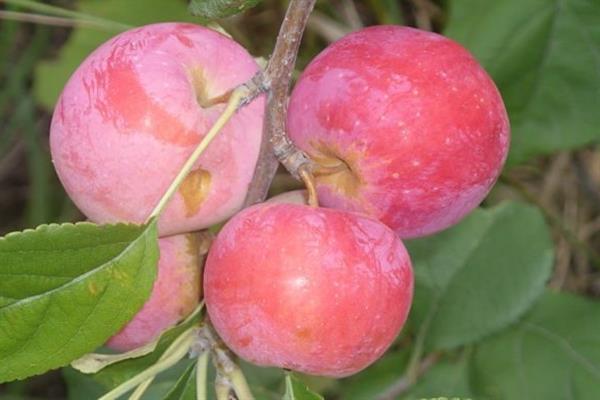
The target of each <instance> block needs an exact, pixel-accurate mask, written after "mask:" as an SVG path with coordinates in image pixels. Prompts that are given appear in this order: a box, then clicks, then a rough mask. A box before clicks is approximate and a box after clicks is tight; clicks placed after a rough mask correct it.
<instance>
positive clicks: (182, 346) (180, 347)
mask: <svg viewBox="0 0 600 400" xmlns="http://www.w3.org/2000/svg"><path fill="white" fill-rule="evenodd" d="M197 332H198V330H197V329H196V328H190V329H188V330H187V331H185V332H184V333H182V334H181V336H179V337H178V338H177V339H175V341H174V342H173V343H171V345H170V346H169V347H168V348H167V350H165V352H164V354H163V356H162V357H161V358H160V359H159V360H158V361H157V362H156V364H154V365H152V366H151V367H150V368H147V369H145V370H144V371H142V372H140V373H139V374H137V375H136V376H134V377H133V378H131V379H129V380H127V381H125V382H123V383H122V384H120V385H119V386H117V387H116V388H114V389H113V390H111V391H110V392H108V393H106V394H105V395H104V396H102V397H100V398H99V399H98V400H114V399H117V398H119V397H120V396H122V395H123V394H125V393H127V392H129V391H130V390H131V389H133V388H134V387H136V386H138V385H144V386H146V385H145V382H146V381H148V380H150V379H154V377H155V376H156V375H157V374H159V373H160V372H162V371H164V370H166V369H168V368H170V367H172V366H173V365H175V364H176V363H177V362H178V361H179V360H181V359H182V358H183V357H185V355H186V354H188V352H189V350H190V348H191V346H192V343H193V342H194V340H195V336H196V334H197ZM146 387H147V386H146Z"/></svg>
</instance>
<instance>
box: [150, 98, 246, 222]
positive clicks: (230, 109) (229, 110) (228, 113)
mask: <svg viewBox="0 0 600 400" xmlns="http://www.w3.org/2000/svg"><path fill="white" fill-rule="evenodd" d="M246 92H247V89H246V88H245V87H244V86H240V87H239V88H236V89H235V90H234V91H233V92H232V93H231V96H229V100H228V101H227V106H226V108H225V110H224V111H223V113H222V114H221V115H220V116H219V118H217V120H216V121H215V123H214V125H213V126H212V127H211V128H210V130H209V131H208V132H207V133H206V135H205V136H204V137H203V138H202V140H201V141H200V143H199V144H198V146H197V147H196V149H194V151H193V152H192V154H191V155H190V156H189V157H188V159H187V161H186V162H185V164H183V166H182V167H181V170H180V171H179V173H178V174H177V176H176V177H175V179H174V180H173V182H171V185H170V186H169V188H168V189H167V191H166V192H165V194H163V196H162V197H161V199H160V201H159V202H158V204H157V205H156V207H154V210H152V213H150V216H149V217H148V219H147V220H146V223H149V222H150V220H152V219H153V218H154V217H158V216H159V215H160V214H161V213H162V212H163V211H164V208H165V207H166V205H167V203H168V202H169V200H170V199H171V197H172V196H173V194H174V193H175V192H176V191H177V189H178V188H179V186H180V185H181V182H183V180H184V179H185V177H186V176H187V175H188V173H189V172H190V171H191V169H192V168H193V166H194V164H195V163H196V161H198V158H199V157H200V156H201V155H202V153H204V151H205V150H206V149H207V147H208V145H209V144H210V143H211V142H212V140H213V139H214V138H215V137H216V136H217V134H219V132H220V131H221V129H223V127H224V126H225V124H227V122H228V121H229V120H230V119H231V117H232V116H233V115H234V114H235V112H236V111H237V109H238V105H239V104H240V103H241V101H242V98H243V97H244V95H245V94H246Z"/></svg>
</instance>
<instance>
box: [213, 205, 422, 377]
mask: <svg viewBox="0 0 600 400" xmlns="http://www.w3.org/2000/svg"><path fill="white" fill-rule="evenodd" d="M412 293H413V272H412V266H411V262H410V259H409V256H408V254H407V252H406V250H405V248H404V245H403V244H402V242H401V240H400V239H399V238H398V236H397V235H396V234H395V233H394V232H393V231H392V230H391V229H390V228H388V227H387V226H386V225H384V224H382V223H381V222H379V221H377V220H375V219H373V218H371V217H369V216H366V215H363V214H358V213H351V212H346V211H342V210H335V209H326V208H313V207H309V206H305V205H299V204H283V203H262V204H258V205H255V206H252V207H250V208H247V209H245V210H243V211H241V212H240V213H238V214H237V215H236V216H234V217H233V218H232V219H231V220H229V221H228V222H227V223H226V224H225V226H224V227H223V229H222V230H221V231H220V232H219V234H218V236H217V237H216V239H215V241H214V242H213V244H212V246H211V248H210V250H209V253H208V256H207V260H206V265H205V271H204V295H205V302H206V307H207V312H208V314H209V317H210V320H211V322H212V324H213V326H214V328H215V329H216V331H217V333H218V334H219V336H220V337H221V338H222V339H223V341H224V342H225V344H226V345H227V346H228V347H229V348H231V349H232V350H233V351H234V352H235V353H237V354H238V355H239V356H240V357H242V358H244V359H246V360H247V361H250V362H252V363H255V364H258V365H262V366H275V367H281V368H288V369H292V370H296V371H300V372H303V373H308V374H313V375H322V376H332V377H343V376H347V375H351V374H354V373H356V372H358V371H360V370H362V369H363V368H365V367H367V366H368V365H369V364H371V363H372V362H374V361H375V360H376V359H378V358H379V357H380V356H381V355H382V354H383V353H384V352H385V350H386V349H387V348H388V347H389V346H390V344H391V343H392V342H393V340H394V339H395V338H396V336H397V335H398V333H399V332H400V330H401V328H402V326H403V324H404V322H405V320H406V317H407V314H408V311H409V309H410V305H411V301H412Z"/></svg>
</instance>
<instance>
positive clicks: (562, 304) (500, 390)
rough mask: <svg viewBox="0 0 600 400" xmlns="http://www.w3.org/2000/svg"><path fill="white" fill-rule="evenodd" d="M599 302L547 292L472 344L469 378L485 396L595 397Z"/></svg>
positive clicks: (599, 366)
mask: <svg viewBox="0 0 600 400" xmlns="http://www.w3.org/2000/svg"><path fill="white" fill-rule="evenodd" d="M598 332H600V302H598V301H593V300H588V299H585V298H582V297H577V296H574V295H569V294H553V293H550V292H548V293H547V294H546V295H545V296H543V297H542V298H541V300H540V301H539V302H538V303H537V304H536V306H535V307H534V308H533V309H532V311H531V312H530V313H529V314H528V315H527V316H526V318H524V319H523V320H522V321H521V322H519V323H518V324H517V325H516V326H514V327H512V328H511V329H509V330H506V331H504V332H503V333H501V334H499V335H497V336H494V337H493V338H490V339H489V340H487V341H485V342H483V343H481V344H480V345H479V346H478V347H477V351H476V354H475V357H474V370H473V378H474V379H473V382H476V383H477V386H476V389H477V391H478V392H479V393H481V396H482V397H484V396H485V398H491V399H545V400H554V399H556V400H559V399H560V400H562V399H578V400H587V399H589V400H596V399H599V398H600V385H599V384H598V383H599V382H600V335H598Z"/></svg>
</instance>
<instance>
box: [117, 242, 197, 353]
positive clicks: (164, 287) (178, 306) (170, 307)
mask: <svg viewBox="0 0 600 400" xmlns="http://www.w3.org/2000/svg"><path fill="white" fill-rule="evenodd" d="M158 246H159V249H160V258H159V260H158V274H157V277H156V281H154V286H153V287H152V293H151V294H150V298H149V299H148V301H146V303H145V304H144V306H143V307H142V309H141V310H140V311H139V312H138V313H137V314H136V315H135V317H133V319H132V320H131V321H129V323H127V325H125V327H124V328H123V329H121V331H120V332H119V333H117V334H116V335H115V336H113V337H112V338H110V340H109V341H108V342H107V346H108V347H110V348H112V349H115V350H120V351H128V350H132V349H135V348H137V347H140V346H143V345H145V344H147V343H150V342H152V341H153V340H155V339H157V338H158V337H159V336H160V335H161V333H162V332H163V331H165V330H167V329H168V328H170V327H172V326H174V325H175V324H176V323H177V322H178V321H180V320H181V319H183V318H185V317H186V316H187V315H188V314H190V313H191V312H192V311H193V310H194V309H195V308H196V306H197V305H198V303H199V302H200V292H201V276H200V254H199V238H198V235H196V234H185V235H175V236H169V237H166V238H162V239H159V240H158ZM115 312H118V310H115Z"/></svg>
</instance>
